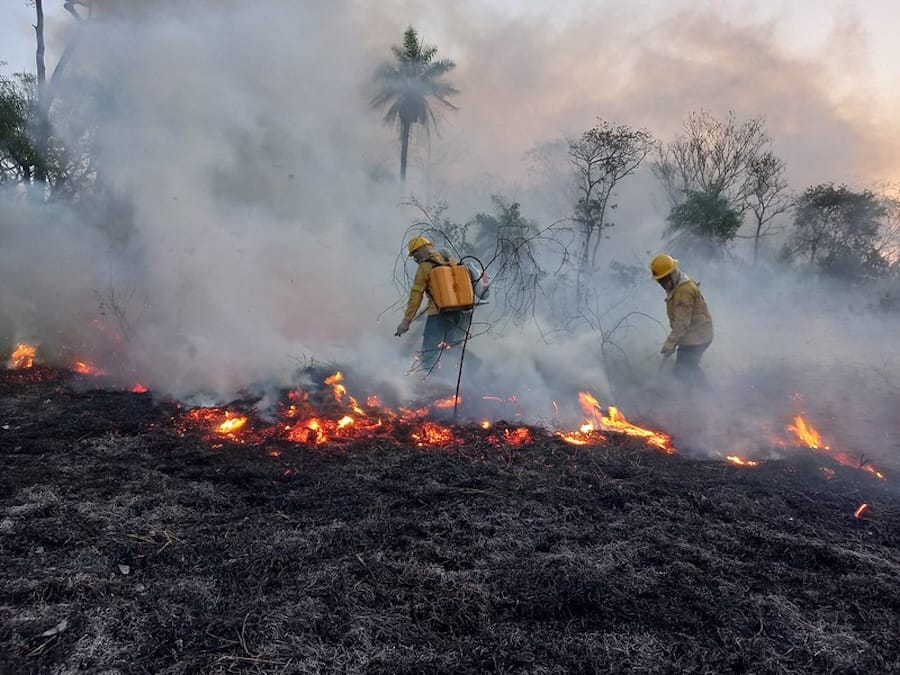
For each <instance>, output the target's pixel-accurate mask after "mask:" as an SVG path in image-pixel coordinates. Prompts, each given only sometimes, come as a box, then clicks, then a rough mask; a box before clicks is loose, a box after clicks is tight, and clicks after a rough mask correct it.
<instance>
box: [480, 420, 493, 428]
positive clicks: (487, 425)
mask: <svg viewBox="0 0 900 675" xmlns="http://www.w3.org/2000/svg"><path fill="white" fill-rule="evenodd" d="M481 428H482V429H490V428H491V423H490V421H488V420H481Z"/></svg>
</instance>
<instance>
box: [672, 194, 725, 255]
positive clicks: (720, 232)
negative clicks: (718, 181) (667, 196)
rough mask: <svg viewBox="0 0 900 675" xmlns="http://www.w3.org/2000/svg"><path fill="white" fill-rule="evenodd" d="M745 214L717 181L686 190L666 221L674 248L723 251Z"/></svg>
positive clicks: (709, 252)
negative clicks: (727, 196) (732, 205)
mask: <svg viewBox="0 0 900 675" xmlns="http://www.w3.org/2000/svg"><path fill="white" fill-rule="evenodd" d="M742 220H743V219H742V216H741V214H740V213H738V212H737V210H735V209H734V208H732V207H731V205H730V204H729V203H728V200H727V199H726V198H725V196H724V195H723V194H722V191H721V190H720V189H719V187H718V186H717V185H715V184H712V185H709V186H708V187H707V189H705V190H687V191H686V192H685V200H684V201H683V202H682V203H681V204H678V205H676V206H674V207H673V208H672V210H671V211H670V212H669V215H668V217H667V218H666V221H667V222H668V228H667V229H666V232H667V234H669V235H672V240H671V242H670V245H671V247H672V249H673V251H676V252H677V251H679V250H681V251H685V252H694V253H697V252H698V251H697V249H700V250H701V251H702V252H703V253H705V254H707V255H713V256H718V255H721V253H722V251H723V250H724V248H725V245H726V244H728V242H730V241H731V240H732V239H734V237H735V235H736V234H737V232H738V230H739V229H740V227H741V224H742Z"/></svg>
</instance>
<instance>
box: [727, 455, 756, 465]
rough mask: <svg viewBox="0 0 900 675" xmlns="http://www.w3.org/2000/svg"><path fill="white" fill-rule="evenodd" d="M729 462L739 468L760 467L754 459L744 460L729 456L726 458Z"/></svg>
mask: <svg viewBox="0 0 900 675" xmlns="http://www.w3.org/2000/svg"><path fill="white" fill-rule="evenodd" d="M725 459H727V460H728V461H729V462H731V463H732V464H737V465H738V466H759V462H757V461H755V460H752V459H744V458H742V457H738V456H737V455H728V457H726V458H725Z"/></svg>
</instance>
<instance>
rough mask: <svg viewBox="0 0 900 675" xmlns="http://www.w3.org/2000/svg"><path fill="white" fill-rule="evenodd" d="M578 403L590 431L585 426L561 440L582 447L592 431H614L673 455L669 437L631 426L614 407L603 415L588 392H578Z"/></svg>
mask: <svg viewBox="0 0 900 675" xmlns="http://www.w3.org/2000/svg"><path fill="white" fill-rule="evenodd" d="M578 401H579V402H580V403H581V409H582V410H583V411H584V414H585V415H587V419H586V420H585V422H586V424H588V423H589V424H590V425H591V427H590V429H586V428H585V426H586V425H583V426H582V427H581V429H580V431H579V433H577V434H572V433H569V434H564V435H563V439H564V440H566V441H567V442H569V443H573V442H574V443H575V444H576V445H584V444H585V443H586V442H589V439H587V438H585V435H589V434H591V432H592V431H594V430H595V429H598V430H601V431H615V432H618V433H620V434H625V435H627V436H634V437H636V438H642V439H643V440H644V442H645V443H647V445H649V446H651V447H653V448H656V449H657V450H659V451H661V452H664V453H666V454H667V455H671V454H674V453H675V448H674V447H673V446H672V437H671V436H669V435H668V434H665V433H663V432H661V431H654V430H653V429H646V428H644V427H639V426H637V425H636V424H632V423H631V422H629V421H628V419H627V418H626V417H625V415H623V414H622V413H621V412H619V409H618V408H616V407H615V406H609V409H608V411H609V412H608V414H607V415H604V414H603V409H602V408H601V407H600V403H599V402H598V401H597V399H596V398H594V395H593V394H591V393H590V392H587V391H582V392H579V393H578ZM579 441H583V442H579Z"/></svg>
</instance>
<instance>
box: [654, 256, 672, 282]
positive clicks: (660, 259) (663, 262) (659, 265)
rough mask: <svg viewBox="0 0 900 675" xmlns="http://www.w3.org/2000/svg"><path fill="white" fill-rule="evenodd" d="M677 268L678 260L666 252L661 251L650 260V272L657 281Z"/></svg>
mask: <svg viewBox="0 0 900 675" xmlns="http://www.w3.org/2000/svg"><path fill="white" fill-rule="evenodd" d="M677 269H678V261H677V260H675V258H673V257H672V256H670V255H668V254H666V253H660V254H659V255H656V256H653V260H651V261H650V274H652V275H653V278H654V279H656V280H657V281H659V280H660V279H662V278H663V277H667V276H669V275H670V274H672V272H674V271H675V270H677Z"/></svg>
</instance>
